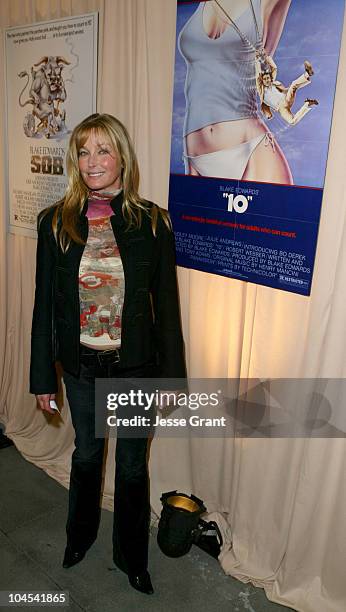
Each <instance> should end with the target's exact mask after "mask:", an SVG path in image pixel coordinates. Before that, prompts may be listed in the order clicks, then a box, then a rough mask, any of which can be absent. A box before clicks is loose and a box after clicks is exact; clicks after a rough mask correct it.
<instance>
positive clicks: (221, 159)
mask: <svg viewBox="0 0 346 612" xmlns="http://www.w3.org/2000/svg"><path fill="white" fill-rule="evenodd" d="M262 140H266V141H267V142H266V144H269V143H270V144H271V145H272V147H274V141H273V136H272V134H271V133H270V132H265V133H264V134H260V135H259V136H256V137H255V138H252V139H251V140H248V141H247V142H242V143H241V144H240V145H237V146H236V147H232V148H230V149H222V150H221V151H214V152H213V153H206V154H204V155H196V156H192V155H184V161H185V173H186V174H189V167H188V166H189V163H190V164H191V166H192V167H193V168H194V169H195V170H196V172H198V174H199V175H200V176H211V177H218V178H232V179H241V178H242V177H243V175H244V172H245V169H246V166H247V165H248V162H249V159H250V157H251V155H252V153H253V152H254V150H255V149H256V147H258V145H259V144H260V142H262Z"/></svg>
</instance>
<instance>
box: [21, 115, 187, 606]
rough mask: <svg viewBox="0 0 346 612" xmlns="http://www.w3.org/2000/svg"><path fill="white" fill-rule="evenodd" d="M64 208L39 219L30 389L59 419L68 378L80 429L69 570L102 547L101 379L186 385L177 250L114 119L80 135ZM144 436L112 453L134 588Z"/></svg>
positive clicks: (125, 558) (118, 542)
mask: <svg viewBox="0 0 346 612" xmlns="http://www.w3.org/2000/svg"><path fill="white" fill-rule="evenodd" d="M67 174H68V179H69V181H68V188H67V191H66V194H65V197H64V199H63V200H62V201H61V202H59V203H57V204H56V205H55V206H53V207H51V208H50V209H47V210H46V211H44V212H43V213H42V214H41V215H40V216H39V230H38V246H37V268H36V293H35V306H34V314H33V325H32V351H31V380H30V390H31V392H32V393H34V394H35V395H36V397H37V401H38V405H39V407H40V408H41V409H42V410H44V411H46V412H49V413H52V412H53V411H54V410H53V408H52V406H53V407H54V402H55V397H56V392H57V379H56V372H55V361H57V360H59V361H60V362H61V364H62V367H63V372H64V374H63V377H64V382H65V385H66V392H67V397H68V400H69V405H70V409H71V416H72V422H73V426H74V429H75V434H76V439H75V446H76V448H75V450H74V453H73V456H72V468H71V479H70V493H69V512H68V520H67V526H66V531H67V546H66V550H65V556H64V560H63V567H64V568H69V567H72V566H73V565H75V564H76V563H79V562H80V561H81V560H82V559H83V557H84V556H85V553H86V551H87V550H88V548H89V547H90V546H91V545H92V543H93V542H94V540H95V539H96V535H97V530H98V524H99V518H100V493H101V479H102V465H103V452H104V442H105V440H104V438H96V437H95V427H94V425H95V378H97V377H99V378H105V377H111V378H115V377H122V378H124V377H125V378H126V377H131V378H132V377H153V376H155V377H156V376H159V377H165V378H166V377H167V378H168V377H177V378H179V377H184V376H185V363H184V351H183V339H182V333H181V327H180V317H179V304H178V295H177V284H176V275H175V255H174V241H173V235H172V232H171V229H170V224H169V221H168V218H167V215H166V213H164V211H163V210H161V209H160V208H159V207H158V206H156V205H155V204H153V203H151V202H148V201H146V200H144V199H143V198H141V197H140V196H139V195H138V183H139V171H138V165H137V160H136V155H135V153H134V150H133V146H132V144H131V141H130V138H129V135H128V133H127V130H126V129H125V127H124V126H123V125H122V124H121V123H120V121H118V120H117V119H116V118H115V117H112V116H111V115H107V114H95V115H91V116H90V117H87V118H86V119H85V120H84V121H82V122H81V123H80V124H79V125H77V127H76V128H75V129H74V131H73V133H72V135H71V139H70V143H69V148H68V152H67ZM149 517H150V505H149V491H148V472H147V437H138V438H136V437H131V438H125V437H123V438H119V436H118V440H117V445H116V476H115V509H114V528H113V556H114V561H115V563H116V565H117V566H118V567H120V569H122V570H123V571H125V572H126V573H127V574H128V578H129V582H130V584H131V585H132V586H133V587H134V588H135V589H137V590H139V591H141V592H144V593H147V594H150V593H152V592H153V588H152V584H151V580H150V575H149V573H148V569H147V565H148V534H149V531H148V530H149Z"/></svg>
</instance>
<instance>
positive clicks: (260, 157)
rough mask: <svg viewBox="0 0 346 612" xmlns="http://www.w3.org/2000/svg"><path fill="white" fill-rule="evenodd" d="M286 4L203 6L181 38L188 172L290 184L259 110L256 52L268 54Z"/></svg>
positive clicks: (275, 0)
mask: <svg viewBox="0 0 346 612" xmlns="http://www.w3.org/2000/svg"><path fill="white" fill-rule="evenodd" d="M290 3H291V0H209V1H207V2H200V3H199V5H198V7H197V9H196V11H195V12H194V14H193V15H192V17H191V18H190V19H189V21H188V22H187V23H186V24H185V26H184V27H183V29H182V30H181V33H180V35H179V49H180V52H181V54H182V55H183V57H184V59H185V62H186V66H187V74H186V82H185V97H186V115H185V124H184V158H185V171H186V173H187V174H192V175H200V176H218V177H225V178H234V179H243V180H254V181H264V182H273V183H285V184H292V183H293V178H292V174H291V171H290V168H289V166H288V163H287V160H286V159H285V156H284V154H283V152H282V150H281V148H280V146H279V145H278V143H277V142H276V140H275V138H274V137H273V135H272V134H271V133H270V131H269V130H268V128H267V126H266V124H265V122H264V121H263V119H262V118H261V117H260V116H259V113H258V110H257V91H256V70H255V60H256V52H257V54H259V53H260V52H263V53H265V55H269V56H273V55H274V52H275V50H276V47H277V44H278V42H279V39H280V36H281V34H282V30H283V27H284V24H285V19H286V16H287V12H288V9H289V6H290Z"/></svg>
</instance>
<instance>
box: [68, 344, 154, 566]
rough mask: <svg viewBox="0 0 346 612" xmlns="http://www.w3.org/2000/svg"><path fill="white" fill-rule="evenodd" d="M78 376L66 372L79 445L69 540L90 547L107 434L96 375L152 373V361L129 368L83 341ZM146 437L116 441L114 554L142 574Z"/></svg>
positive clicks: (145, 541)
mask: <svg viewBox="0 0 346 612" xmlns="http://www.w3.org/2000/svg"><path fill="white" fill-rule="evenodd" d="M80 361H81V368H80V375H79V378H76V377H75V376H72V375H71V374H69V373H67V372H64V382H65V385H66V394H67V398H68V401H69V405H70V410H71V417H72V423H73V427H74V429H75V447H76V448H75V450H74V452H73V455H72V467H71V477H70V491H69V511H68V519H67V525H66V532H67V542H68V544H69V545H70V547H71V548H72V549H73V550H77V551H85V550H87V549H88V548H89V547H90V546H91V544H92V543H93V542H94V541H95V539H96V536H97V531H98V526H99V521H100V512H101V509H100V497H101V486H102V471H103V458H104V447H105V440H104V438H96V437H95V378H104V377H108V378H116V377H117V376H118V377H120V376H121V377H123V378H126V377H129V376H131V377H143V376H148V377H149V376H150V371H151V370H150V364H147V365H145V366H143V367H140V368H136V370H134V369H131V371H130V370H124V369H121V368H120V367H119V365H118V364H103V365H101V364H100V363H99V361H98V358H97V354H96V351H93V350H91V349H86V348H85V347H81V358H80ZM147 443H148V439H147V438H118V440H117V443H116V452H115V461H116V471H115V488H114V515H113V516H114V520H113V558H114V562H115V563H116V565H117V566H118V567H120V569H122V570H123V571H125V572H126V573H129V574H130V573H133V574H138V573H140V572H142V571H144V570H145V569H146V568H147V565H148V540H149V524H150V500H149V483H148V467H147Z"/></svg>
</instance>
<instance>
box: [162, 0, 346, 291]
mask: <svg viewBox="0 0 346 612" xmlns="http://www.w3.org/2000/svg"><path fill="white" fill-rule="evenodd" d="M343 18H344V0H330V1H328V2H325V0H315V1H314V2H311V1H310V0H276V1H273V0H207V1H206V2H199V1H180V0H178V8H177V41H176V43H177V44H176V59H175V80H174V101H173V124H172V147H171V167H170V195H169V210H170V214H171V218H172V221H173V226H174V231H175V236H176V245H177V263H178V265H181V266H185V267H187V268H195V269H197V270H203V271H205V272H211V273H214V274H220V275H223V276H228V277H232V278H239V279H241V280H246V281H250V282H255V283H259V284H263V285H268V286H270V287H275V288H279V289H284V290H287V291H293V292H296V293H301V294H304V295H309V294H310V290H311V282H312V273H313V266H314V258H315V251H316V243H317V235H318V225H319V219H320V211H321V204H322V196H323V186H324V179H325V171H326V163H327V156H328V145H329V136H330V128H331V120H332V112H333V102H334V94H335V85H336V76H337V70H338V61H339V50H340V42H341V34H342V26H343ZM325 206H328V202H325Z"/></svg>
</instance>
